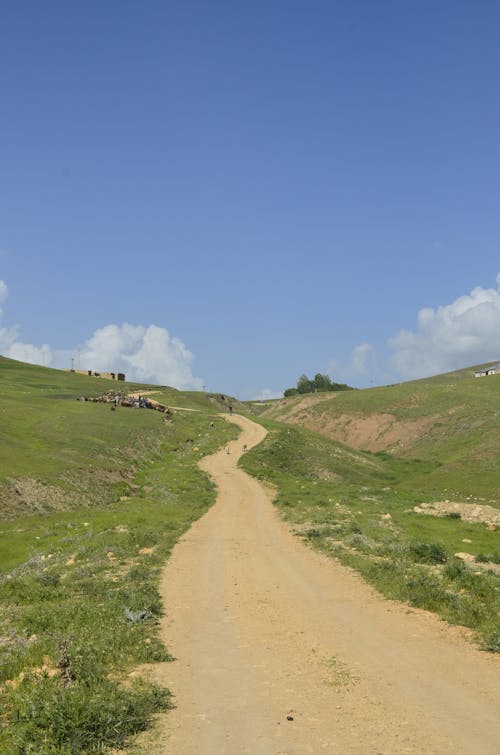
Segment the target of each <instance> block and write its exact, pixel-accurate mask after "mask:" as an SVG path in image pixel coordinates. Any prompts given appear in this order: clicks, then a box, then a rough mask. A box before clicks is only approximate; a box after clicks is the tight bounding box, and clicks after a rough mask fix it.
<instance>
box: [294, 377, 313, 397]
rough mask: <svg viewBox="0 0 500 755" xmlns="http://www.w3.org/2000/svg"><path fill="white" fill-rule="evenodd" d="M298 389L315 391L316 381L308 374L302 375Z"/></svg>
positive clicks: (304, 391) (306, 391)
mask: <svg viewBox="0 0 500 755" xmlns="http://www.w3.org/2000/svg"><path fill="white" fill-rule="evenodd" d="M297 390H298V392H299V393H313V391H314V383H313V381H312V380H309V378H308V377H307V375H301V376H300V377H299V379H298V380H297Z"/></svg>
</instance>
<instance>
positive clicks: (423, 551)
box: [410, 542, 448, 564]
mask: <svg viewBox="0 0 500 755" xmlns="http://www.w3.org/2000/svg"><path fill="white" fill-rule="evenodd" d="M410 555H411V557H412V558H413V560H414V561H416V562H417V563H419V564H445V563H446V561H447V560H448V556H447V555H446V551H445V549H444V548H443V546H442V545H438V544H437V543H421V542H415V543H411V545H410Z"/></svg>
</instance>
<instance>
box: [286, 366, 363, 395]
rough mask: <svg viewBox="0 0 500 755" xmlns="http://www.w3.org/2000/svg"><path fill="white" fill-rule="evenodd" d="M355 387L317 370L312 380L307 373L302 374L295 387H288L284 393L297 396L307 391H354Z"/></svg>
mask: <svg viewBox="0 0 500 755" xmlns="http://www.w3.org/2000/svg"><path fill="white" fill-rule="evenodd" d="M352 390H353V388H352V387H351V386H350V385H346V384H345V383H335V382H334V381H333V380H332V379H331V378H330V376H329V375H322V374H321V373H320V372H317V373H316V375H315V376H314V378H313V379H312V380H311V379H310V378H308V377H307V375H301V376H300V377H299V379H298V380H297V386H296V387H295V388H287V389H286V390H285V391H284V393H283V395H284V396H285V397H288V396H297V395H299V394H301V395H302V394H305V393H317V392H318V391H319V392H323V393H324V392H328V391H352Z"/></svg>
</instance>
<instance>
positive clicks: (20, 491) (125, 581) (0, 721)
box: [0, 358, 236, 754]
mask: <svg viewBox="0 0 500 755" xmlns="http://www.w3.org/2000/svg"><path fill="white" fill-rule="evenodd" d="M110 389H113V390H114V389H119V390H120V391H127V392H131V393H132V392H135V393H143V394H144V393H146V392H148V394H149V395H151V393H149V392H150V391H154V395H155V398H157V399H158V401H160V402H162V403H167V404H169V405H170V406H172V407H173V406H182V407H185V408H187V409H188V410H190V411H185V409H180V410H177V409H172V411H171V413H170V415H167V416H165V415H163V414H162V413H160V412H156V411H151V410H147V409H135V408H125V407H121V406H120V407H119V408H118V409H117V410H115V411H110V408H111V405H110V404H106V403H93V402H91V401H86V402H82V401H77V400H76V399H77V398H79V397H82V396H84V395H86V396H88V397H92V396H99V395H101V394H103V393H105V392H107V391H109V390H110ZM0 391H1V397H2V400H1V423H0V519H1V521H0V604H1V609H0V693H1V695H2V707H1V709H0V752H2V753H19V752H33V753H34V752H36V753H45V752H47V753H48V752H53V753H56V752H57V753H68V752H72V753H75V754H76V753H82V754H83V753H90V752H108V751H110V750H111V749H113V748H117V747H121V746H122V745H123V744H124V743H125V742H126V741H127V740H128V739H129V738H130V737H131V736H132V735H134V734H136V733H137V732H139V731H142V730H143V729H144V728H146V727H147V726H149V724H150V721H151V717H152V716H153V714H154V713H155V712H158V711H159V710H162V709H165V708H167V707H169V706H170V701H169V692H168V690H167V689H165V688H161V687H158V686H157V685H155V684H153V683H150V682H147V681H144V680H142V679H135V678H134V677H133V676H129V674H131V671H132V669H134V668H135V667H137V666H138V665H139V664H141V665H142V666H143V667H146V666H147V665H148V664H152V663H156V662H158V661H168V660H169V659H170V657H169V655H168V652H167V650H166V648H165V647H164V645H163V644H162V643H161V641H160V640H159V637H158V626H157V625H158V621H159V616H161V614H162V612H163V610H164V609H163V604H162V601H161V598H160V595H159V591H158V580H159V574H160V571H161V568H162V566H163V564H164V562H165V560H166V558H167V556H168V554H169V552H170V550H171V548H172V547H173V545H174V543H175V542H176V540H177V538H178V537H179V535H180V534H182V533H183V532H184V531H185V530H186V529H188V528H189V526H190V525H191V523H192V522H193V521H194V520H196V519H197V518H198V517H200V516H201V515H202V514H203V513H204V512H205V511H206V510H207V509H208V508H209V506H211V504H212V503H213V501H214V498H215V494H214V489H213V485H212V483H211V482H210V481H209V480H208V479H207V477H206V476H205V475H204V474H202V473H201V472H200V470H199V469H198V467H197V462H198V461H199V459H200V458H201V457H202V456H204V455H206V454H207V453H210V452H212V451H214V450H215V449H217V448H219V447H220V446H221V445H223V444H224V443H226V442H227V441H228V440H229V439H230V438H232V437H234V436H235V434H236V430H235V428H233V427H232V426H229V425H228V424H227V423H226V422H224V420H222V419H221V418H220V417H219V416H218V413H219V412H220V410H221V408H222V407H221V397H220V396H212V395H206V394H201V393H189V392H179V391H175V390H174V389H171V388H159V387H158V386H145V385H137V384H134V383H128V384H124V383H120V384H115V383H112V382H111V381H108V380H103V379H98V378H89V377H86V376H80V375H75V374H70V373H69V372H63V371H59V370H52V369H48V368H42V367H36V366H33V365H28V364H22V363H19V362H15V361H12V360H8V359H4V358H0ZM193 410H196V411H193Z"/></svg>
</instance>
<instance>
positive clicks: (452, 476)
mask: <svg viewBox="0 0 500 755" xmlns="http://www.w3.org/2000/svg"><path fill="white" fill-rule="evenodd" d="M473 370H474V368H470V369H467V370H459V371H457V372H453V373H448V374H446V375H440V376H436V377H434V378H430V379H426V380H417V381H411V382H408V383H401V384H400V385H393V386H387V387H382V388H373V389H369V390H363V391H349V392H346V393H339V394H336V395H335V396H333V397H331V396H329V395H328V394H325V398H324V400H322V401H321V402H320V403H316V404H314V405H312V406H310V407H308V408H307V410H306V411H304V412H303V413H302V414H299V415H297V414H296V416H295V419H294V421H295V422H299V423H301V424H304V425H305V426H307V427H309V428H312V429H315V430H317V431H318V432H323V433H326V434H327V435H329V436H330V437H335V429H334V428H333V427H332V422H330V424H328V421H327V420H334V419H335V418H338V417H342V416H343V417H345V416H351V417H352V418H353V419H356V418H360V417H361V418H368V417H370V416H376V415H382V414H383V415H392V416H393V417H394V422H395V423H396V424H397V423H400V422H407V423H410V424H411V423H412V422H418V421H419V420H426V421H428V426H427V427H426V429H425V431H422V432H420V433H418V432H417V433H416V434H415V438H414V439H413V440H412V442H411V443H410V444H408V443H406V444H404V445H403V446H402V447H398V446H397V445H395V446H393V447H392V448H390V452H391V453H393V454H395V455H398V456H400V457H404V458H406V459H419V460H420V461H421V462H424V464H423V466H422V471H421V472H419V469H418V465H416V466H415V468H414V469H413V471H412V473H411V474H409V475H407V476H406V478H405V479H404V481H402V482H401V483H400V484H401V485H402V486H403V487H405V488H406V489H408V490H413V491H419V492H425V493H426V495H428V496H434V497H437V498H438V499H442V498H450V499H451V498H452V497H453V496H459V497H462V498H463V499H466V498H467V497H468V496H474V497H483V498H486V499H488V501H489V502H492V503H493V504H494V505H495V503H496V502H498V501H499V500H500V478H499V475H498V458H499V454H500V433H499V425H500V376H492V377H488V378H474V377H472V374H473ZM299 402H300V399H290V400H288V401H287V402H283V403H282V404H281V405H280V404H276V405H275V406H274V407H273V408H272V409H271V410H269V411H268V412H265V413H264V416H268V417H272V418H274V419H279V420H280V421H283V422H286V421H289V418H290V415H291V413H292V412H294V411H295V412H296V411H297V404H298V403H299ZM429 465H431V467H432V468H429Z"/></svg>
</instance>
